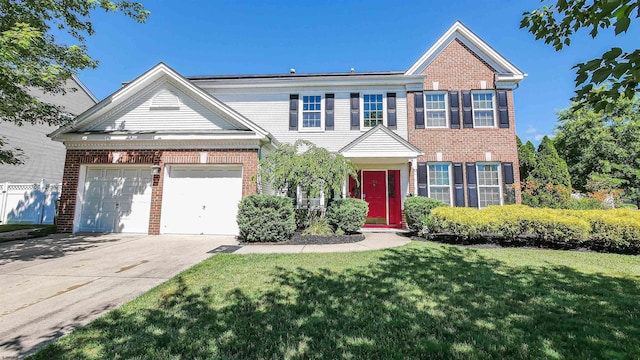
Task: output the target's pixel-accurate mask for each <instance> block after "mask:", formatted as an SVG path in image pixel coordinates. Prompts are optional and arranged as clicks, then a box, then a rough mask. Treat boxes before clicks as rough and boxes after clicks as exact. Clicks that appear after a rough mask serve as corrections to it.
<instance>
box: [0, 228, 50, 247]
mask: <svg viewBox="0 0 640 360" xmlns="http://www.w3.org/2000/svg"><path fill="white" fill-rule="evenodd" d="M24 229H34V230H33V231H30V232H29V233H27V234H26V235H25V236H21V237H20V238H6V239H3V238H2V237H0V243H1V242H6V241H13V240H18V239H29V238H37V237H41V236H46V235H49V234H55V233H56V231H57V230H56V226H55V225H34V224H4V225H0V233H6V232H10V231H16V230H24Z"/></svg>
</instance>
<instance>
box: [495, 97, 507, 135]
mask: <svg viewBox="0 0 640 360" xmlns="http://www.w3.org/2000/svg"><path fill="white" fill-rule="evenodd" d="M497 93H498V119H499V120H500V127H501V128H508V127H509V107H508V105H507V91H506V90H498V91H497Z"/></svg>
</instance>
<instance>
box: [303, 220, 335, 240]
mask: <svg viewBox="0 0 640 360" xmlns="http://www.w3.org/2000/svg"><path fill="white" fill-rule="evenodd" d="M307 235H318V236H331V235H333V230H331V226H329V222H328V221H327V219H326V218H325V219H320V220H317V221H315V222H314V223H313V224H311V225H309V226H308V227H307V228H306V229H305V230H304V231H303V232H302V236H307Z"/></svg>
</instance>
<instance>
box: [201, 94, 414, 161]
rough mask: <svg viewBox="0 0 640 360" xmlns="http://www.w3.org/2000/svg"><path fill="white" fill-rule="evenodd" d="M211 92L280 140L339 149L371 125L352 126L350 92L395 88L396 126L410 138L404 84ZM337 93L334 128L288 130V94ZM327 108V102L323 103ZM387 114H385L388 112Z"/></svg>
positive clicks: (403, 135) (398, 130) (405, 136)
mask: <svg viewBox="0 0 640 360" xmlns="http://www.w3.org/2000/svg"><path fill="white" fill-rule="evenodd" d="M207 90H208V91H210V93H211V94H212V95H213V96H215V97H216V98H218V99H219V100H221V101H223V102H225V103H226V104H227V105H229V106H230V107H232V108H233V109H235V110H236V111H238V112H239V113H241V114H242V115H244V116H245V117H247V118H248V119H249V120H251V121H253V122H254V123H256V124H257V125H258V126H261V127H262V128H264V129H265V130H267V131H268V132H270V133H271V134H273V136H275V138H276V139H277V140H278V141H280V142H286V143H293V142H295V141H296V140H298V139H305V140H309V141H311V142H313V143H315V144H316V145H318V146H321V147H324V148H327V149H328V150H329V151H338V150H340V149H341V148H342V147H344V146H345V145H347V144H349V143H350V142H352V141H353V140H355V139H356V138H358V137H359V136H361V135H362V134H363V133H364V132H365V131H366V130H368V129H361V130H351V122H350V108H349V103H350V93H352V92H357V93H367V94H374V93H379V94H385V95H386V93H387V92H395V93H396V96H397V100H396V109H397V110H396V112H397V115H396V117H397V125H398V129H397V130H394V131H395V132H396V133H397V134H398V135H400V136H401V137H402V138H404V139H407V101H406V100H407V94H406V90H405V89H404V87H400V86H390V87H366V88H365V87H358V88H339V89H336V88H312V89H309V88H290V89H270V90H261V91H258V90H254V91H251V92H249V91H250V90H249V91H247V90H228V89H221V90H217V89H213V90H212V89H207ZM328 93H329V94H335V102H334V128H335V129H334V130H327V131H300V130H298V131H290V130H289V95H290V94H299V95H300V96H301V97H302V96H303V95H307V94H308V95H322V96H324V94H328ZM385 101H386V100H385ZM322 110H323V112H324V106H323V109H322ZM385 116H386V115H385Z"/></svg>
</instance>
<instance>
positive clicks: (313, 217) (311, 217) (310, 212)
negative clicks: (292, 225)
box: [294, 208, 322, 229]
mask: <svg viewBox="0 0 640 360" xmlns="http://www.w3.org/2000/svg"><path fill="white" fill-rule="evenodd" d="M294 213H295V217H296V227H297V228H298V229H306V228H308V227H309V226H311V225H312V224H314V223H315V222H317V221H318V220H319V219H320V218H322V210H319V209H306V208H297V209H295V210H294Z"/></svg>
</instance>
